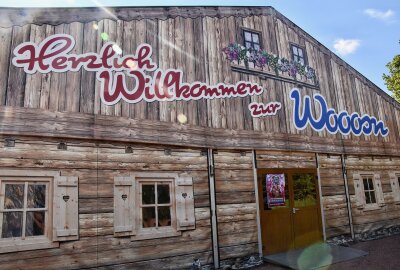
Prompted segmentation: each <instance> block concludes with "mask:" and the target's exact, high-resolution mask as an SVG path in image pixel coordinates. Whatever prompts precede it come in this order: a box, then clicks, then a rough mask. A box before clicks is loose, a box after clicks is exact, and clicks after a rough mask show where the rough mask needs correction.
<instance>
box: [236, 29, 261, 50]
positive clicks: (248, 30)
mask: <svg viewBox="0 0 400 270" xmlns="http://www.w3.org/2000/svg"><path fill="white" fill-rule="evenodd" d="M241 31H242V44H243V46H244V47H245V48H246V49H247V46H246V34H245V32H249V33H251V35H253V34H257V35H258V43H255V42H253V36H251V42H250V45H254V44H257V45H258V46H259V47H260V50H262V48H263V43H262V32H261V31H258V30H255V29H250V28H246V27H241ZM251 48H252V49H254V47H253V46H251Z"/></svg>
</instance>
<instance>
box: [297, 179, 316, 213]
mask: <svg viewBox="0 0 400 270" xmlns="http://www.w3.org/2000/svg"><path fill="white" fill-rule="evenodd" d="M292 177H293V193H294V207H304V206H313V205H316V204H317V191H316V188H315V176H314V174H312V173H296V174H293V176H292Z"/></svg>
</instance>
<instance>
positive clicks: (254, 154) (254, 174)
mask: <svg viewBox="0 0 400 270" xmlns="http://www.w3.org/2000/svg"><path fill="white" fill-rule="evenodd" d="M256 162H257V159H256V151H255V150H253V177H254V192H255V195H256V209H257V216H256V218H257V240H258V255H259V256H260V257H262V256H263V252H262V239H261V218H260V199H259V197H258V181H257V163H256Z"/></svg>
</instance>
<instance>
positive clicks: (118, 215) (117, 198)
mask: <svg viewBox="0 0 400 270" xmlns="http://www.w3.org/2000/svg"><path fill="white" fill-rule="evenodd" d="M134 192H135V191H134V178H133V177H130V176H125V177H115V178H114V235H115V236H128V235H135V234H136V230H135V223H134V214H133V213H134V210H135V200H134V197H135V193H134Z"/></svg>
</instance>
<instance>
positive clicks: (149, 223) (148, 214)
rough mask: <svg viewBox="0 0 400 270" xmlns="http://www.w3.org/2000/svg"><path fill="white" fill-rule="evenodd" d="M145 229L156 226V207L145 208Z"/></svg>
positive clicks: (143, 212)
mask: <svg viewBox="0 0 400 270" xmlns="http://www.w3.org/2000/svg"><path fill="white" fill-rule="evenodd" d="M142 214H143V228H150V227H155V226H156V208H155V207H143V208H142Z"/></svg>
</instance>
